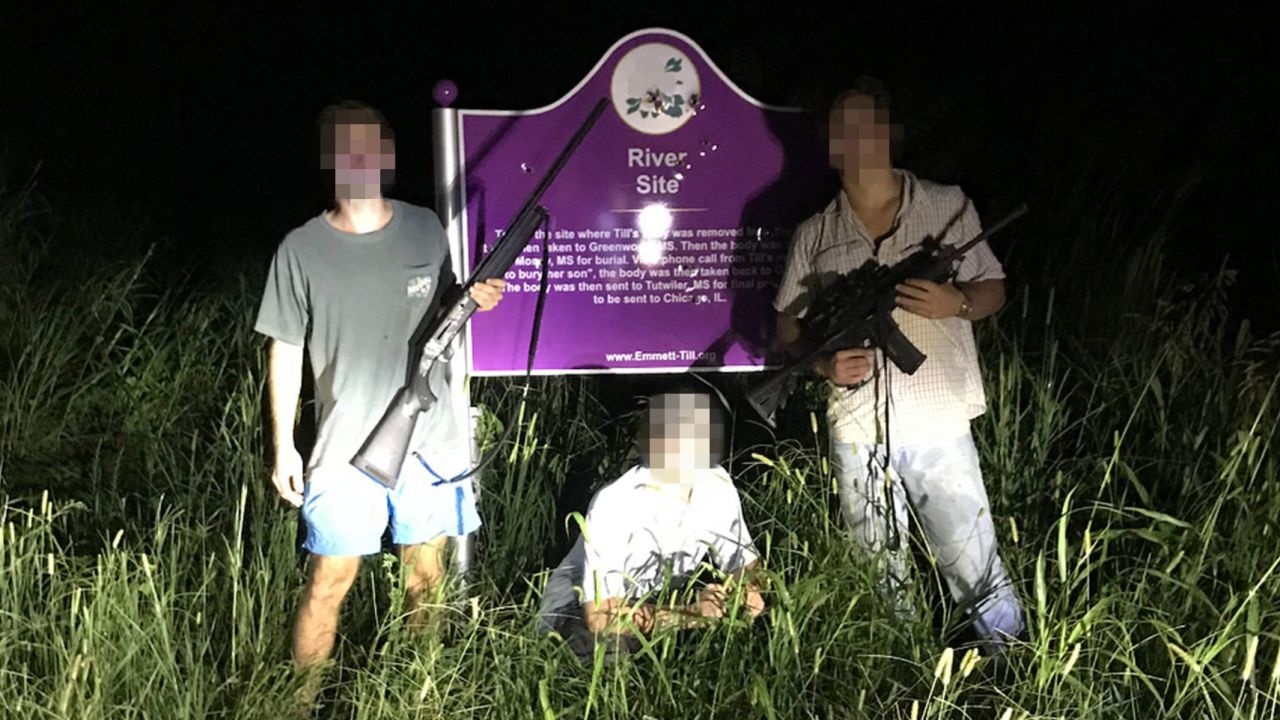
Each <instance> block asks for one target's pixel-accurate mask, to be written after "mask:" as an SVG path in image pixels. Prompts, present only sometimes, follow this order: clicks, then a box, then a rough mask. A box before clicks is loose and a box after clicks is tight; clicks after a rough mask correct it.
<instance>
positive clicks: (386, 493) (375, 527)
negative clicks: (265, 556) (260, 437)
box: [302, 451, 480, 556]
mask: <svg viewBox="0 0 1280 720" xmlns="http://www.w3.org/2000/svg"><path fill="white" fill-rule="evenodd" d="M469 461H470V456H469V453H465V452H458V451H452V452H445V453H435V454H433V453H431V452H423V453H422V455H421V456H419V455H417V454H416V453H415V454H410V455H409V457H408V458H406V459H405V462H404V467H403V468H402V469H401V470H400V481H399V483H397V485H396V487H395V489H394V490H392V489H389V488H387V487H386V486H384V485H383V484H381V483H379V482H378V481H376V480H374V479H373V478H370V477H369V476H367V475H365V474H364V473H362V472H360V471H359V470H357V469H355V468H354V467H352V466H351V465H349V464H347V463H345V462H338V463H329V464H325V465H319V466H316V467H314V468H312V470H311V472H310V473H309V474H308V477H307V484H306V491H305V493H304V496H303V502H302V519H303V521H305V522H306V524H307V541H306V543H305V544H304V547H305V548H306V550H307V551H308V552H310V553H312V554H315V555H334V556H352V555H373V554H376V553H378V552H379V551H381V549H382V535H383V533H384V532H385V531H386V529H387V522H388V521H390V523H391V539H392V542H394V543H396V544H397V545H416V544H418V543H424V542H427V541H429V540H433V539H435V538H437V537H440V536H441V535H446V536H450V537H458V536H462V535H466V534H468V533H471V532H474V531H475V530H476V529H477V528H479V527H480V516H479V514H478V513H477V512H476V496H475V487H474V485H472V482H471V478H466V479H465V480H456V481H454V480H452V478H455V477H457V476H458V475H459V474H461V473H463V472H466V470H467V469H468V465H469ZM428 466H429V467H428Z"/></svg>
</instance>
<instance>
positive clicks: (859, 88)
mask: <svg viewBox="0 0 1280 720" xmlns="http://www.w3.org/2000/svg"><path fill="white" fill-rule="evenodd" d="M859 95H865V96H867V97H869V98H871V100H872V101H873V102H874V103H875V106H876V109H877V110H879V111H881V112H883V113H885V115H886V116H887V115H889V113H890V111H891V110H892V108H893V98H892V97H891V96H890V95H889V89H888V88H886V87H885V85H884V83H883V82H881V81H880V80H878V79H876V78H873V77H871V76H870V75H859V76H858V78H857V79H856V80H854V81H853V84H852V85H849V86H848V87H847V88H845V89H844V90H841V91H839V92H837V93H836V94H835V96H834V97H832V98H831V101H830V102H828V103H827V107H826V111H827V112H831V111H832V110H835V109H836V108H837V107H839V106H840V105H841V104H842V103H843V102H844V101H845V100H848V99H849V98H851V97H857V96H859Z"/></svg>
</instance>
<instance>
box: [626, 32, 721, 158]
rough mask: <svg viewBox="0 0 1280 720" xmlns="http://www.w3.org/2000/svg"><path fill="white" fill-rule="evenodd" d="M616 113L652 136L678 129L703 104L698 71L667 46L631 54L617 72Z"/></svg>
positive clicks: (650, 45)
mask: <svg viewBox="0 0 1280 720" xmlns="http://www.w3.org/2000/svg"><path fill="white" fill-rule="evenodd" d="M609 90H610V94H611V96H612V97H613V109H614V110H616V111H617V112H618V116H619V117H621V118H622V120H623V121H624V122H626V123H627V125H630V126H631V127H632V128H633V129H635V130H639V131H640V132H642V133H646V134H648V135H663V134H666V133H669V132H671V131H673V130H676V129H678V128H679V127H680V126H681V125H684V124H685V123H686V122H688V121H689V118H691V117H693V116H694V115H695V114H696V113H697V111H698V103H700V102H701V101H702V98H701V94H700V87H699V85H698V70H697V69H696V68H695V67H694V66H693V63H692V62H690V61H689V56H688V55H685V54H684V52H682V51H680V50H679V49H677V48H675V47H672V46H671V45H667V44H666V43H645V44H644V45H637V46H636V47H633V48H631V50H629V51H627V54H626V55H623V56H622V59H621V60H619V61H618V64H617V65H616V66H615V67H614V68H613V80H612V82H611V83H610V87H609Z"/></svg>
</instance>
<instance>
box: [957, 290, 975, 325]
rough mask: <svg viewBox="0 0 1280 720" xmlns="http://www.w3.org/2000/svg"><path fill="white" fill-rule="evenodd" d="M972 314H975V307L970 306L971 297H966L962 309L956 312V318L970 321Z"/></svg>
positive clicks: (962, 301)
mask: <svg viewBox="0 0 1280 720" xmlns="http://www.w3.org/2000/svg"><path fill="white" fill-rule="evenodd" d="M961 294H962V295H963V293H961ZM971 314H973V306H972V305H970V304H969V296H968V295H965V298H964V300H961V301H960V309H959V310H957V311H956V317H958V318H963V319H965V320H968V319H969V316H970V315H971Z"/></svg>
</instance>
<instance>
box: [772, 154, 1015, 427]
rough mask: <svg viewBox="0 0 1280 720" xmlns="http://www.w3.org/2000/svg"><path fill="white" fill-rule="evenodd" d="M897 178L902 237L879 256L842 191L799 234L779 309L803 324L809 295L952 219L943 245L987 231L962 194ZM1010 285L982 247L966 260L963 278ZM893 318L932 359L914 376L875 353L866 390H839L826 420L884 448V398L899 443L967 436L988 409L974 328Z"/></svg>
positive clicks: (893, 238)
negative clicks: (1002, 280) (971, 423)
mask: <svg viewBox="0 0 1280 720" xmlns="http://www.w3.org/2000/svg"><path fill="white" fill-rule="evenodd" d="M894 172H895V173H896V174H897V175H899V176H900V177H901V178H902V179H903V187H902V205H901V207H900V208H899V210H898V215H897V216H896V217H895V219H894V224H895V225H896V226H897V230H896V231H894V232H893V234H892V235H890V236H889V237H887V238H885V239H884V240H882V241H881V244H880V248H879V251H878V252H877V251H876V249H875V247H874V245H873V241H872V239H871V238H870V237H869V235H868V233H867V230H866V228H865V227H864V226H863V224H862V221H861V220H860V219H858V216H857V215H856V214H855V213H854V212H853V210H852V209H851V208H850V207H849V201H848V199H847V198H846V196H845V194H844V191H843V190H842V191H841V192H840V193H839V194H838V195H837V196H836V198H835V199H834V200H832V201H831V203H830V204H829V205H828V206H827V208H826V209H825V210H823V211H822V212H820V213H818V214H817V215H814V216H813V217H811V218H809V219H808V220H805V221H804V222H803V223H801V224H800V226H799V227H797V228H796V230H795V233H794V235H793V236H792V240H791V248H790V250H789V251H788V255H787V267H786V271H785V272H784V274H783V276H782V281H781V283H780V284H779V288H778V295H777V298H776V299H775V300H774V302H773V306H774V308H775V309H777V310H778V311H779V312H785V313H788V314H790V315H794V316H796V317H800V318H803V317H804V315H805V310H806V308H807V306H808V304H809V301H810V299H811V295H812V293H813V292H814V291H815V290H817V289H819V288H821V287H825V286H826V285H828V284H830V283H831V282H832V281H833V280H834V279H835V278H836V277H837V276H838V275H839V274H842V273H846V272H849V271H850V270H853V269H855V268H857V267H859V266H861V265H862V264H863V263H865V262H866V261H867V260H875V261H876V262H878V263H881V264H884V265H892V264H893V263H896V262H898V261H899V260H901V259H903V258H905V257H907V256H908V255H910V254H911V253H913V252H915V251H916V250H918V249H919V248H920V244H921V242H922V241H923V240H924V239H925V237H926V236H933V237H938V236H939V235H941V234H942V233H943V229H944V228H946V227H947V224H948V223H950V222H952V220H953V219H955V222H954V223H953V224H952V225H951V227H950V229H948V230H947V231H946V234H945V235H943V236H942V242H943V244H944V245H959V244H962V243H964V242H965V241H966V240H969V239H971V238H973V237H974V236H975V235H977V234H978V233H979V232H981V231H982V227H981V225H979V222H978V214H977V212H976V211H975V210H974V209H973V204H972V203H969V202H968V200H967V198H966V197H965V194H964V192H962V191H961V190H960V188H959V187H956V186H952V185H938V184H936V183H932V182H929V181H927V180H920V179H918V178H916V177H915V175H912V174H911V173H909V172H907V171H905V170H895V171H894ZM1003 277H1004V269H1003V268H1002V267H1001V265H1000V261H999V260H997V259H996V257H995V255H994V254H992V252H991V248H990V247H989V246H988V245H987V243H985V242H983V243H979V244H978V245H977V246H976V247H974V248H973V249H972V250H970V251H969V252H968V254H966V255H965V257H964V259H963V260H962V261H961V263H960V265H959V269H958V272H957V275H956V280H957V281H958V282H972V281H978V280H993V279H997V278H1003ZM893 319H894V320H895V321H897V323H898V325H899V326H900V327H901V328H902V332H903V334H904V335H906V336H907V339H909V340H910V341H911V342H912V344H914V345H915V346H916V347H917V348H919V349H920V351H921V352H923V353H924V354H925V355H926V356H928V359H927V360H926V361H925V363H924V364H923V365H921V366H920V368H919V369H918V370H917V371H916V373H915V374H914V375H907V374H905V373H903V372H901V371H900V370H898V368H896V367H894V366H893V365H892V363H890V364H889V370H888V373H887V374H886V373H884V372H883V370H882V367H883V363H884V358H883V355H882V354H881V353H879V352H877V353H876V356H877V360H876V367H875V370H874V372H873V374H872V377H871V379H870V381H869V382H867V383H866V384H865V385H862V386H861V387H859V388H857V389H854V390H850V389H847V388H839V387H835V386H832V390H831V400H830V403H829V405H828V407H827V419H828V421H829V424H830V427H831V435H832V438H833V439H834V440H835V441H836V442H844V443H877V444H878V443H883V442H885V441H886V437H885V428H886V417H885V409H886V408H885V405H886V400H887V404H888V411H889V412H888V415H889V422H890V423H891V425H890V431H891V434H890V436H889V438H888V439H889V440H890V441H892V442H893V443H894V444H897V443H902V444H920V443H925V444H927V443H928V442H929V441H930V439H931V438H936V437H939V436H943V435H951V434H954V433H956V432H961V431H964V430H966V429H967V428H968V423H969V420H970V419H971V418H974V417H977V416H978V415H981V414H982V413H983V412H984V411H985V410H986V395H985V394H984V392H983V389H982V376H981V372H980V370H979V367H978V351H977V346H976V345H975V343H974V340H973V326H972V323H970V322H969V321H968V320H964V319H961V318H958V317H950V318H944V319H941V320H930V319H927V318H923V317H920V316H918V315H913V314H911V313H909V312H907V311H905V310H903V309H901V308H896V309H894V311H893Z"/></svg>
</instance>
